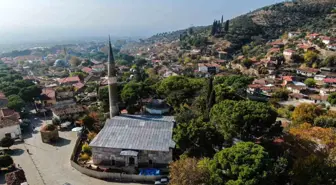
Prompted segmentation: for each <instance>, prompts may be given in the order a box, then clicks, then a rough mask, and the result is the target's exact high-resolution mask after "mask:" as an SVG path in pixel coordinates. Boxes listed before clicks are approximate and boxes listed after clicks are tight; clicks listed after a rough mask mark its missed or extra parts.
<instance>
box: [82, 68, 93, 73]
mask: <svg viewBox="0 0 336 185" xmlns="http://www.w3.org/2000/svg"><path fill="white" fill-rule="evenodd" d="M81 71H82V72H84V73H87V74H91V72H92V69H91V68H89V67H83V68H82V69H81Z"/></svg>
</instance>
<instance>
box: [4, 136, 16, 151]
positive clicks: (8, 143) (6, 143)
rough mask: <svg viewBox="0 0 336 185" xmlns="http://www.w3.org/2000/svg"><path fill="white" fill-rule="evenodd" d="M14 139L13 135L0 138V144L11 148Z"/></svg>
mask: <svg viewBox="0 0 336 185" xmlns="http://www.w3.org/2000/svg"><path fill="white" fill-rule="evenodd" d="M14 142H15V141H14V139H12V138H11V137H7V136H6V137H4V138H2V139H1V140H0V145H1V147H6V148H8V149H9V148H10V147H11V146H13V145H14Z"/></svg>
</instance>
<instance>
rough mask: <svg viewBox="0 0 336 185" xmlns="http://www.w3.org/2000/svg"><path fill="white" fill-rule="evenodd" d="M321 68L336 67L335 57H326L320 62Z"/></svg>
mask: <svg viewBox="0 0 336 185" xmlns="http://www.w3.org/2000/svg"><path fill="white" fill-rule="evenodd" d="M322 66H326V67H334V66H336V55H332V56H328V57H327V58H325V59H324V61H323V62H322Z"/></svg>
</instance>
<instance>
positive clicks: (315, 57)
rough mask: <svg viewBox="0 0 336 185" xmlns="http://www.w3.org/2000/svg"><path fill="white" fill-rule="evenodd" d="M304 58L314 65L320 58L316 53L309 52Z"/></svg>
mask: <svg viewBox="0 0 336 185" xmlns="http://www.w3.org/2000/svg"><path fill="white" fill-rule="evenodd" d="M303 58H304V61H305V62H306V63H308V64H312V63H314V62H316V61H317V60H318V59H319V56H318V54H317V53H316V52H315V51H307V52H306V53H305V54H304V56H303Z"/></svg>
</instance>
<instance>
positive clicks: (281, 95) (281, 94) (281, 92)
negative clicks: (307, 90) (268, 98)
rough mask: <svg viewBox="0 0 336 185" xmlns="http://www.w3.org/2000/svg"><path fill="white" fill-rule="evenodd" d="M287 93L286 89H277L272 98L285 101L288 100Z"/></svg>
mask: <svg viewBox="0 0 336 185" xmlns="http://www.w3.org/2000/svg"><path fill="white" fill-rule="evenodd" d="M288 95H289V92H288V91H287V90H286V89H277V90H276V91H275V92H274V93H273V94H272V98H276V99H279V100H283V101H286V100H288Z"/></svg>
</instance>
